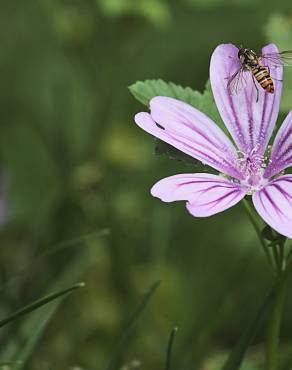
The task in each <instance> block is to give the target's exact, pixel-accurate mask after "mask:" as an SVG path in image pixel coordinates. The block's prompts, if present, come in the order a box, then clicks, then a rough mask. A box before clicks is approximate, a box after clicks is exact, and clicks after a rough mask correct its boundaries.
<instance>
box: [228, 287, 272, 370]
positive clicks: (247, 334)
mask: <svg viewBox="0 0 292 370" xmlns="http://www.w3.org/2000/svg"><path fill="white" fill-rule="evenodd" d="M272 294H273V292H272V291H271V292H270V293H269V294H268V296H267V297H266V298H265V300H264V302H263V304H262V305H261V306H260V308H259V310H258V311H257V313H256V315H255V317H254V319H253V320H252V321H251V322H250V324H249V325H248V326H247V327H246V329H245V330H244V331H243V333H242V335H241V337H240V338H239V341H238V342H237V344H236V346H235V347H234V349H233V351H232V352H231V354H230V356H229V357H228V359H227V361H226V362H225V364H224V366H223V367H222V370H239V369H240V366H241V363H242V361H243V358H244V355H245V353H246V351H247V349H248V347H249V345H250V344H251V343H252V341H253V340H254V338H255V336H256V334H257V332H258V330H259V329H260V327H261V326H262V324H263V321H264V318H265V313H266V310H267V307H268V305H269V303H270V300H271V297H272Z"/></svg>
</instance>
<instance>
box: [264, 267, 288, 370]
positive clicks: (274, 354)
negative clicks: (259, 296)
mask: <svg viewBox="0 0 292 370" xmlns="http://www.w3.org/2000/svg"><path fill="white" fill-rule="evenodd" d="M285 291H286V274H285V273H283V272H282V273H280V274H279V275H278V276H277V277H276V281H275V287H274V295H273V298H272V305H271V310H270V317H269V323H268V332H267V354H266V370H277V369H278V351H279V335H280V326H281V318H282V311H283V306H284V301H285Z"/></svg>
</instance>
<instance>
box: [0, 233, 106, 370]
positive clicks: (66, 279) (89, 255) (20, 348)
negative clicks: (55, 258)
mask: <svg viewBox="0 0 292 370" xmlns="http://www.w3.org/2000/svg"><path fill="white" fill-rule="evenodd" d="M102 235H104V233H103V232H101V235H100V236H102ZM84 241H85V245H84V244H83V243H82V245H83V247H82V248H78V253H77V251H75V258H73V259H72V258H70V259H68V264H67V266H66V269H64V270H63V272H62V274H61V275H57V276H56V277H55V278H54V280H53V281H52V282H51V283H50V284H49V287H48V289H47V291H48V292H50V291H62V287H64V286H71V285H73V284H72V282H74V281H78V280H81V279H82V277H83V275H84V273H85V271H86V270H87V269H88V268H89V267H90V266H92V265H93V264H94V263H95V258H94V257H95V255H96V254H97V253H98V254H99V253H100V249H99V248H98V249H97V248H96V246H97V245H98V246H102V245H99V244H96V243H93V240H91V238H85V240H84ZM59 246H60V245H59ZM56 249H57V248H56ZM61 249H62V245H61ZM58 251H59V249H58ZM32 269H33V267H32ZM62 302H63V299H62V298H61V299H57V300H54V301H52V302H51V304H48V305H44V306H43V307H41V308H39V309H38V310H37V311H35V312H34V314H33V315H29V316H28V317H27V318H26V320H21V321H20V326H19V328H17V331H16V333H15V336H14V338H11V340H9V341H8V342H7V343H5V345H3V346H2V348H1V352H0V356H1V358H3V359H7V360H9V361H12V362H14V363H15V365H14V367H11V370H21V369H23V368H25V367H26V365H27V362H28V361H29V359H30V358H31V356H32V354H33V352H34V351H35V349H36V346H37V345H38V344H39V343H40V341H41V338H42V336H43V334H44V332H45V330H46V328H47V326H48V324H49V323H50V322H51V321H52V319H53V317H54V315H55V313H56V312H57V310H58V309H59V307H60V306H61V304H62ZM18 337H20V338H22V341H21V342H19V343H18V341H17V340H16V339H17V338H18Z"/></svg>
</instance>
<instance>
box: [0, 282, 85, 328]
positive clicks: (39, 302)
mask: <svg viewBox="0 0 292 370" xmlns="http://www.w3.org/2000/svg"><path fill="white" fill-rule="evenodd" d="M84 286H85V284H84V283H77V284H74V285H73V286H72V287H70V288H67V289H64V290H61V291H59V292H56V293H52V294H48V295H47V296H45V297H43V298H40V299H38V300H36V301H35V302H32V303H30V304H29V305H27V306H25V307H23V308H21V309H19V310H17V311H16V312H14V313H13V314H11V315H10V316H8V317H6V318H5V319H3V320H0V328H2V327H3V326H5V325H7V324H9V323H11V322H13V321H15V320H17V319H19V318H20V317H21V316H24V315H27V314H28V313H30V312H32V311H35V310H37V309H38V308H40V307H42V306H44V305H45V304H47V303H50V302H51V301H54V300H55V299H57V298H60V297H62V296H64V295H67V294H69V293H72V292H73V291H74V290H76V289H80V288H83V287H84Z"/></svg>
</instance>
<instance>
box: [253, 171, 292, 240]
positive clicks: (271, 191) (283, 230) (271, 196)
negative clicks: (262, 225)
mask: <svg viewBox="0 0 292 370" xmlns="http://www.w3.org/2000/svg"><path fill="white" fill-rule="evenodd" d="M252 200H253V204H254V206H255V208H256V210H257V211H258V213H259V214H260V216H261V217H262V218H263V219H264V221H265V222H266V223H267V224H268V225H270V226H271V227H272V228H273V229H275V230H276V231H278V232H279V233H280V234H282V235H285V236H287V237H288V238H292V175H285V176H281V177H278V178H277V179H276V180H274V181H272V182H270V183H269V184H268V185H266V186H265V187H264V188H263V189H262V190H260V191H258V192H256V193H254V194H253V197H252Z"/></svg>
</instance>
